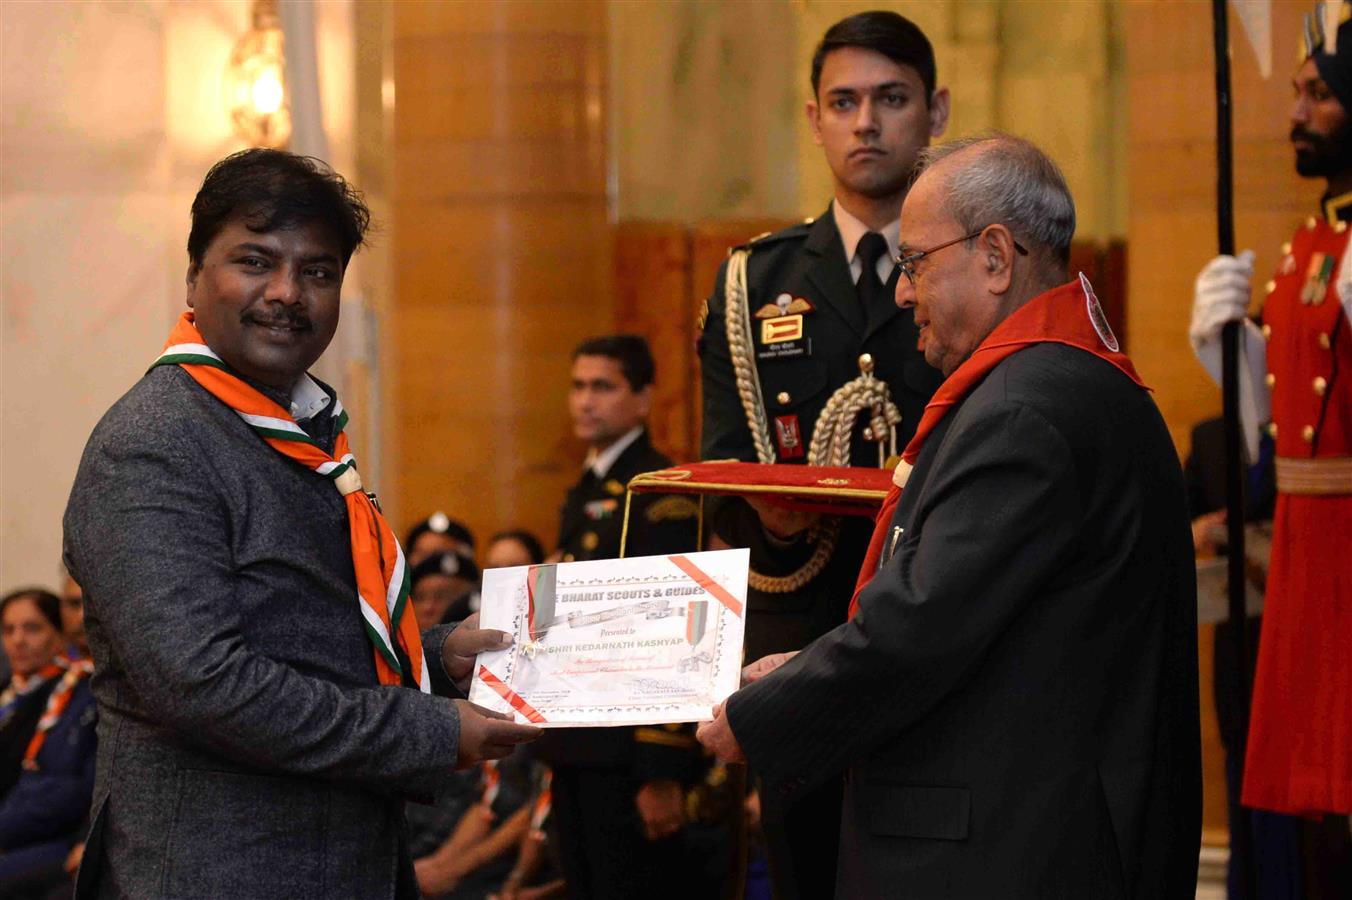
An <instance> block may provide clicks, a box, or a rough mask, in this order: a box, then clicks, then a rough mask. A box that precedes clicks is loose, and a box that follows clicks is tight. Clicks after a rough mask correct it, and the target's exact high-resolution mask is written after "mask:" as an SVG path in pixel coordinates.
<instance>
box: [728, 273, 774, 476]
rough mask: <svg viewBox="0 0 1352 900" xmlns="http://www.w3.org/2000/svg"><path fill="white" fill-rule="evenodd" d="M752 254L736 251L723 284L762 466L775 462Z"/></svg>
mask: <svg viewBox="0 0 1352 900" xmlns="http://www.w3.org/2000/svg"><path fill="white" fill-rule="evenodd" d="M750 255H751V251H750V250H746V249H741V250H734V251H733V253H732V255H731V256H729V257H728V274H727V279H726V280H725V281H724V284H723V298H724V300H725V301H726V309H725V310H724V319H725V321H726V323H727V332H728V354H729V355H730V356H731V357H732V371H733V374H734V375H735V376H736V379H737V396H738V398H739V399H740V400H741V401H742V409H743V410H744V411H745V412H746V424H747V427H748V428H750V429H751V441H752V443H754V444H755V446H756V459H757V461H758V462H762V463H772V462H774V461H775V452H774V450H773V449H771V447H770V423H769V422H768V421H767V420H766V418H765V401H764V400H763V399H762V397H761V386H760V373H759V372H757V371H756V361H755V358H754V357H753V355H752V354H753V352H754V351H753V350H752V348H753V347H754V346H755V342H754V338H753V337H752V334H753V332H752V330H751V328H752V326H751V309H750V305H749V304H748V302H747V287H746V260H747V257H749V256H750Z"/></svg>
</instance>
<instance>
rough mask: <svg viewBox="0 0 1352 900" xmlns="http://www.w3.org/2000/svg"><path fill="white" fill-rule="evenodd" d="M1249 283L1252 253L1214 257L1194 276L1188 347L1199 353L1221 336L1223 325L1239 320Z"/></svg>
mask: <svg viewBox="0 0 1352 900" xmlns="http://www.w3.org/2000/svg"><path fill="white" fill-rule="evenodd" d="M1252 283H1253V251H1252V250H1245V251H1244V252H1243V253H1241V254H1239V256H1218V257H1216V258H1215V259H1213V260H1212V261H1211V262H1209V263H1207V264H1206V266H1205V268H1203V269H1202V271H1201V272H1200V273H1198V275H1197V287H1196V291H1195V293H1194V294H1193V298H1192V325H1191V326H1189V327H1188V337H1189V338H1190V339H1191V340H1192V347H1193V349H1194V350H1196V351H1199V352H1200V351H1201V349H1202V346H1203V345H1205V344H1208V343H1210V342H1212V341H1214V340H1216V339H1218V338H1219V337H1220V335H1221V327H1222V326H1223V325H1224V324H1225V323H1226V322H1235V321H1240V320H1243V319H1244V317H1245V316H1247V315H1248V312H1249V293H1250V290H1251V285H1252Z"/></svg>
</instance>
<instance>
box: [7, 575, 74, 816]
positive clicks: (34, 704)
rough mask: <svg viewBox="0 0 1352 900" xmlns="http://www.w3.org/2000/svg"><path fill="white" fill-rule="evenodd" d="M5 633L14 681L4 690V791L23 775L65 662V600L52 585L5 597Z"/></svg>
mask: <svg viewBox="0 0 1352 900" xmlns="http://www.w3.org/2000/svg"><path fill="white" fill-rule="evenodd" d="M0 639H2V640H3V643H4V649H5V659H6V660H7V661H8V663H9V668H10V678H9V684H8V685H6V686H5V689H4V692H3V693H0V797H3V796H5V795H6V794H7V793H9V790H10V788H12V787H13V786H14V782H15V781H17V780H18V778H19V771H20V765H21V764H22V762H23V757H24V753H25V752H26V751H27V749H28V743H29V741H30V740H31V739H32V737H33V732H34V730H35V729H36V728H37V725H38V720H39V719H40V718H42V713H43V710H45V709H46V708H47V699H48V698H49V697H50V696H51V694H52V691H53V690H54V689H55V688H56V686H57V683H58V681H59V680H60V678H61V676H62V675H64V674H65V666H64V665H62V660H59V659H58V658H57V657H58V656H60V654H61V644H62V639H61V601H60V600H59V599H57V597H56V595H55V594H53V593H51V592H50V591H44V590H42V589H41V588H25V589H24V590H19V591H14V592H13V593H10V594H6V595H5V597H4V598H3V599H0Z"/></svg>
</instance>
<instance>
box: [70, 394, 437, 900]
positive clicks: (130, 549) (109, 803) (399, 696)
mask: <svg viewBox="0 0 1352 900" xmlns="http://www.w3.org/2000/svg"><path fill="white" fill-rule="evenodd" d="M332 431H333V423H332V420H331V418H329V417H325V418H324V419H320V420H318V421H317V422H316V425H315V427H314V428H313V429H312V432H313V434H314V436H315V437H316V438H317V439H319V440H320V442H321V443H326V442H328V443H329V445H330V446H331V441H332V439H333V437H334V435H333V434H332ZM348 547H349V539H348V535H347V517H346V509H345V505H344V502H343V500H342V498H341V497H340V496H339V495H338V492H337V491H336V490H334V488H333V486H332V483H331V482H328V481H327V480H326V479H324V478H322V477H320V476H318V475H315V474H314V473H311V472H308V471H306V470H304V469H303V468H302V467H301V466H299V465H297V464H296V463H294V462H292V461H290V460H288V459H286V458H284V457H283V456H282V455H281V454H279V453H277V452H275V451H274V450H272V449H271V448H269V447H268V446H267V445H265V444H264V443H262V441H260V440H259V438H258V437H257V436H256V435H255V434H254V433H253V432H252V431H251V430H250V429H249V427H248V426H247V425H246V424H245V423H244V422H243V421H242V420H241V419H240V418H239V417H238V416H237V415H236V414H235V413H234V412H232V411H230V410H229V409H227V408H226V407H225V406H224V405H223V404H221V403H220V402H219V401H217V400H216V399H215V398H213V397H211V396H210V395H209V394H207V393H206V392H205V391H204V390H202V389H201V388H200V387H198V386H197V385H196V383H195V382H193V381H192V380H191V379H190V378H189V377H188V376H187V375H186V373H184V372H183V371H182V370H181V369H177V368H158V369H154V370H152V371H151V372H150V373H149V374H147V375H146V376H145V377H144V378H143V379H142V380H141V381H140V382H139V383H138V384H136V385H135V386H134V387H133V388H132V389H131V390H130V391H129V392H128V393H127V394H126V395H125V396H124V397H123V398H122V399H121V400H119V401H118V402H117V404H115V405H114V406H113V408H112V409H111V410H110V411H109V412H108V413H107V415H105V416H104V418H103V420H102V421H101V422H100V423H99V425H98V426H97V427H96V428H95V430H94V433H93V436H92V437H91V438H90V440H89V444H88V446H87V447H86V448H85V452H84V457H83V459H82V460H81V463H80V468H79V472H78V474H77V476H76V479H75V486H74V489H73V490H72V492H71V497H70V503H69V505H68V507H67V509H66V515H65V557H66V561H67V564H68V565H69V567H70V570H71V572H72V574H73V575H74V576H75V578H76V579H77V580H78V581H79V582H80V583H81V584H82V585H83V586H84V589H85V598H86V599H85V602H86V619H85V621H86V629H87V631H88V635H89V643H90V649H91V650H92V651H93V655H94V661H95V667H96V668H95V674H94V677H93V681H92V687H93V691H94V694H95V696H96V697H97V699H98V704H99V713H100V716H99V727H98V734H99V750H98V775H97V780H96V785H95V790H94V814H93V824H92V828H91V833H90V838H89V842H88V846H87V849H86V853H85V858H84V859H85V861H84V865H83V867H82V869H81V872H80V878H79V888H78V892H79V895H80V896H84V897H92V896H99V897H135V898H151V897H175V898H178V897H183V898H188V897H203V898H207V897H211V898H218V897H231V898H271V897H276V898H305V897H316V898H320V897H352V898H365V897H372V898H374V897H394V896H407V897H416V896H417V889H416V885H415V883H414V882H413V878H412V869H411V865H410V863H409V860H408V854H407V852H406V851H405V849H404V839H403V816H402V812H401V809H402V801H403V799H404V798H405V797H410V796H412V797H421V798H430V797H433V796H435V795H436V794H437V793H438V792H439V791H440V790H441V789H443V787H445V786H447V785H448V782H449V779H450V777H451V774H452V771H453V768H454V765H455V760H456V751H457V740H458V737H459V719H458V717H457V713H456V709H455V706H454V704H453V703H452V702H451V701H450V700H449V699H446V697H445V696H428V695H424V694H421V693H419V692H418V691H415V690H409V689H404V688H391V687H381V686H378V685H377V682H376V676H375V666H374V663H373V660H372V651H371V644H370V641H369V640H368V639H367V637H366V635H365V633H364V631H363V624H362V618H361V615H360V613H359V611H358V608H357V605H356V604H357V602H358V601H357V594H356V587H355V579H354V576H353V570H352V561H351V553H350V551H349V549H348ZM448 633H449V629H448V628H442V629H437V630H435V631H430V632H428V633H426V634H424V636H423V639H424V645H425V647H426V649H427V655H428V659H429V660H430V661H434V662H433V664H431V665H430V666H429V669H430V672H431V674H432V680H433V685H434V688H436V689H437V692H438V693H439V694H454V693H455V691H454V687H453V685H451V684H450V682H449V679H448V678H447V677H446V674H445V672H444V671H443V670H442V668H441V665H440V662H439V660H440V647H441V643H442V642H443V641H444V640H445V637H446V635H447V634H448Z"/></svg>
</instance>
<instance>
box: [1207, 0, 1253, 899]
mask: <svg viewBox="0 0 1352 900" xmlns="http://www.w3.org/2000/svg"><path fill="white" fill-rule="evenodd" d="M1226 6H1227V3H1226V0H1211V14H1212V30H1213V33H1214V36H1215V52H1216V227H1217V238H1218V243H1219V247H1220V250H1219V252H1220V253H1222V254H1225V255H1228V256H1234V254H1235V209H1234V166H1233V159H1234V151H1233V136H1232V134H1231V123H1230V29H1229V22H1228V20H1227V18H1226V13H1227V10H1226ZM1240 327H1241V323H1240V322H1226V323H1225V326H1224V328H1223V329H1222V331H1221V403H1222V414H1223V416H1224V420H1225V530H1226V588H1227V594H1228V600H1229V611H1228V620H1229V622H1230V630H1231V632H1232V634H1233V636H1234V643H1235V658H1236V659H1237V660H1238V661H1239V689H1240V703H1239V707H1238V708H1239V714H1240V721H1239V726H1240V727H1239V729H1238V735H1239V744H1238V746H1237V747H1234V748H1231V752H1233V753H1236V754H1238V756H1239V759H1240V761H1241V771H1243V766H1242V763H1243V761H1244V759H1245V757H1246V755H1247V744H1248V734H1249V704H1250V702H1251V694H1250V688H1249V683H1250V680H1251V679H1250V674H1249V638H1248V630H1247V628H1246V622H1247V614H1246V610H1245V604H1244V596H1245V576H1244V464H1243V460H1242V458H1241V455H1240V454H1241V451H1240V447H1241V442H1242V440H1243V436H1242V434H1241V425H1240V416H1239V341H1240ZM1237 809H1238V812H1237V814H1238V815H1239V817H1240V820H1241V821H1240V822H1239V823H1238V825H1239V827H1236V828H1232V829H1231V833H1232V834H1234V835H1235V836H1236V837H1237V840H1238V841H1239V843H1240V845H1241V846H1239V847H1231V848H1230V852H1231V853H1232V854H1235V853H1238V854H1239V858H1240V860H1241V862H1242V864H1243V870H1242V872H1241V873H1240V874H1241V878H1242V879H1243V880H1244V883H1245V885H1246V886H1247V887H1248V889H1249V890H1248V895H1249V896H1253V888H1254V887H1255V884H1256V882H1255V878H1254V868H1253V864H1254V860H1253V853H1252V852H1251V845H1252V832H1251V829H1250V824H1249V823H1250V816H1249V812H1248V810H1246V809H1245V808H1244V807H1243V806H1238V807H1237Z"/></svg>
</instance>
